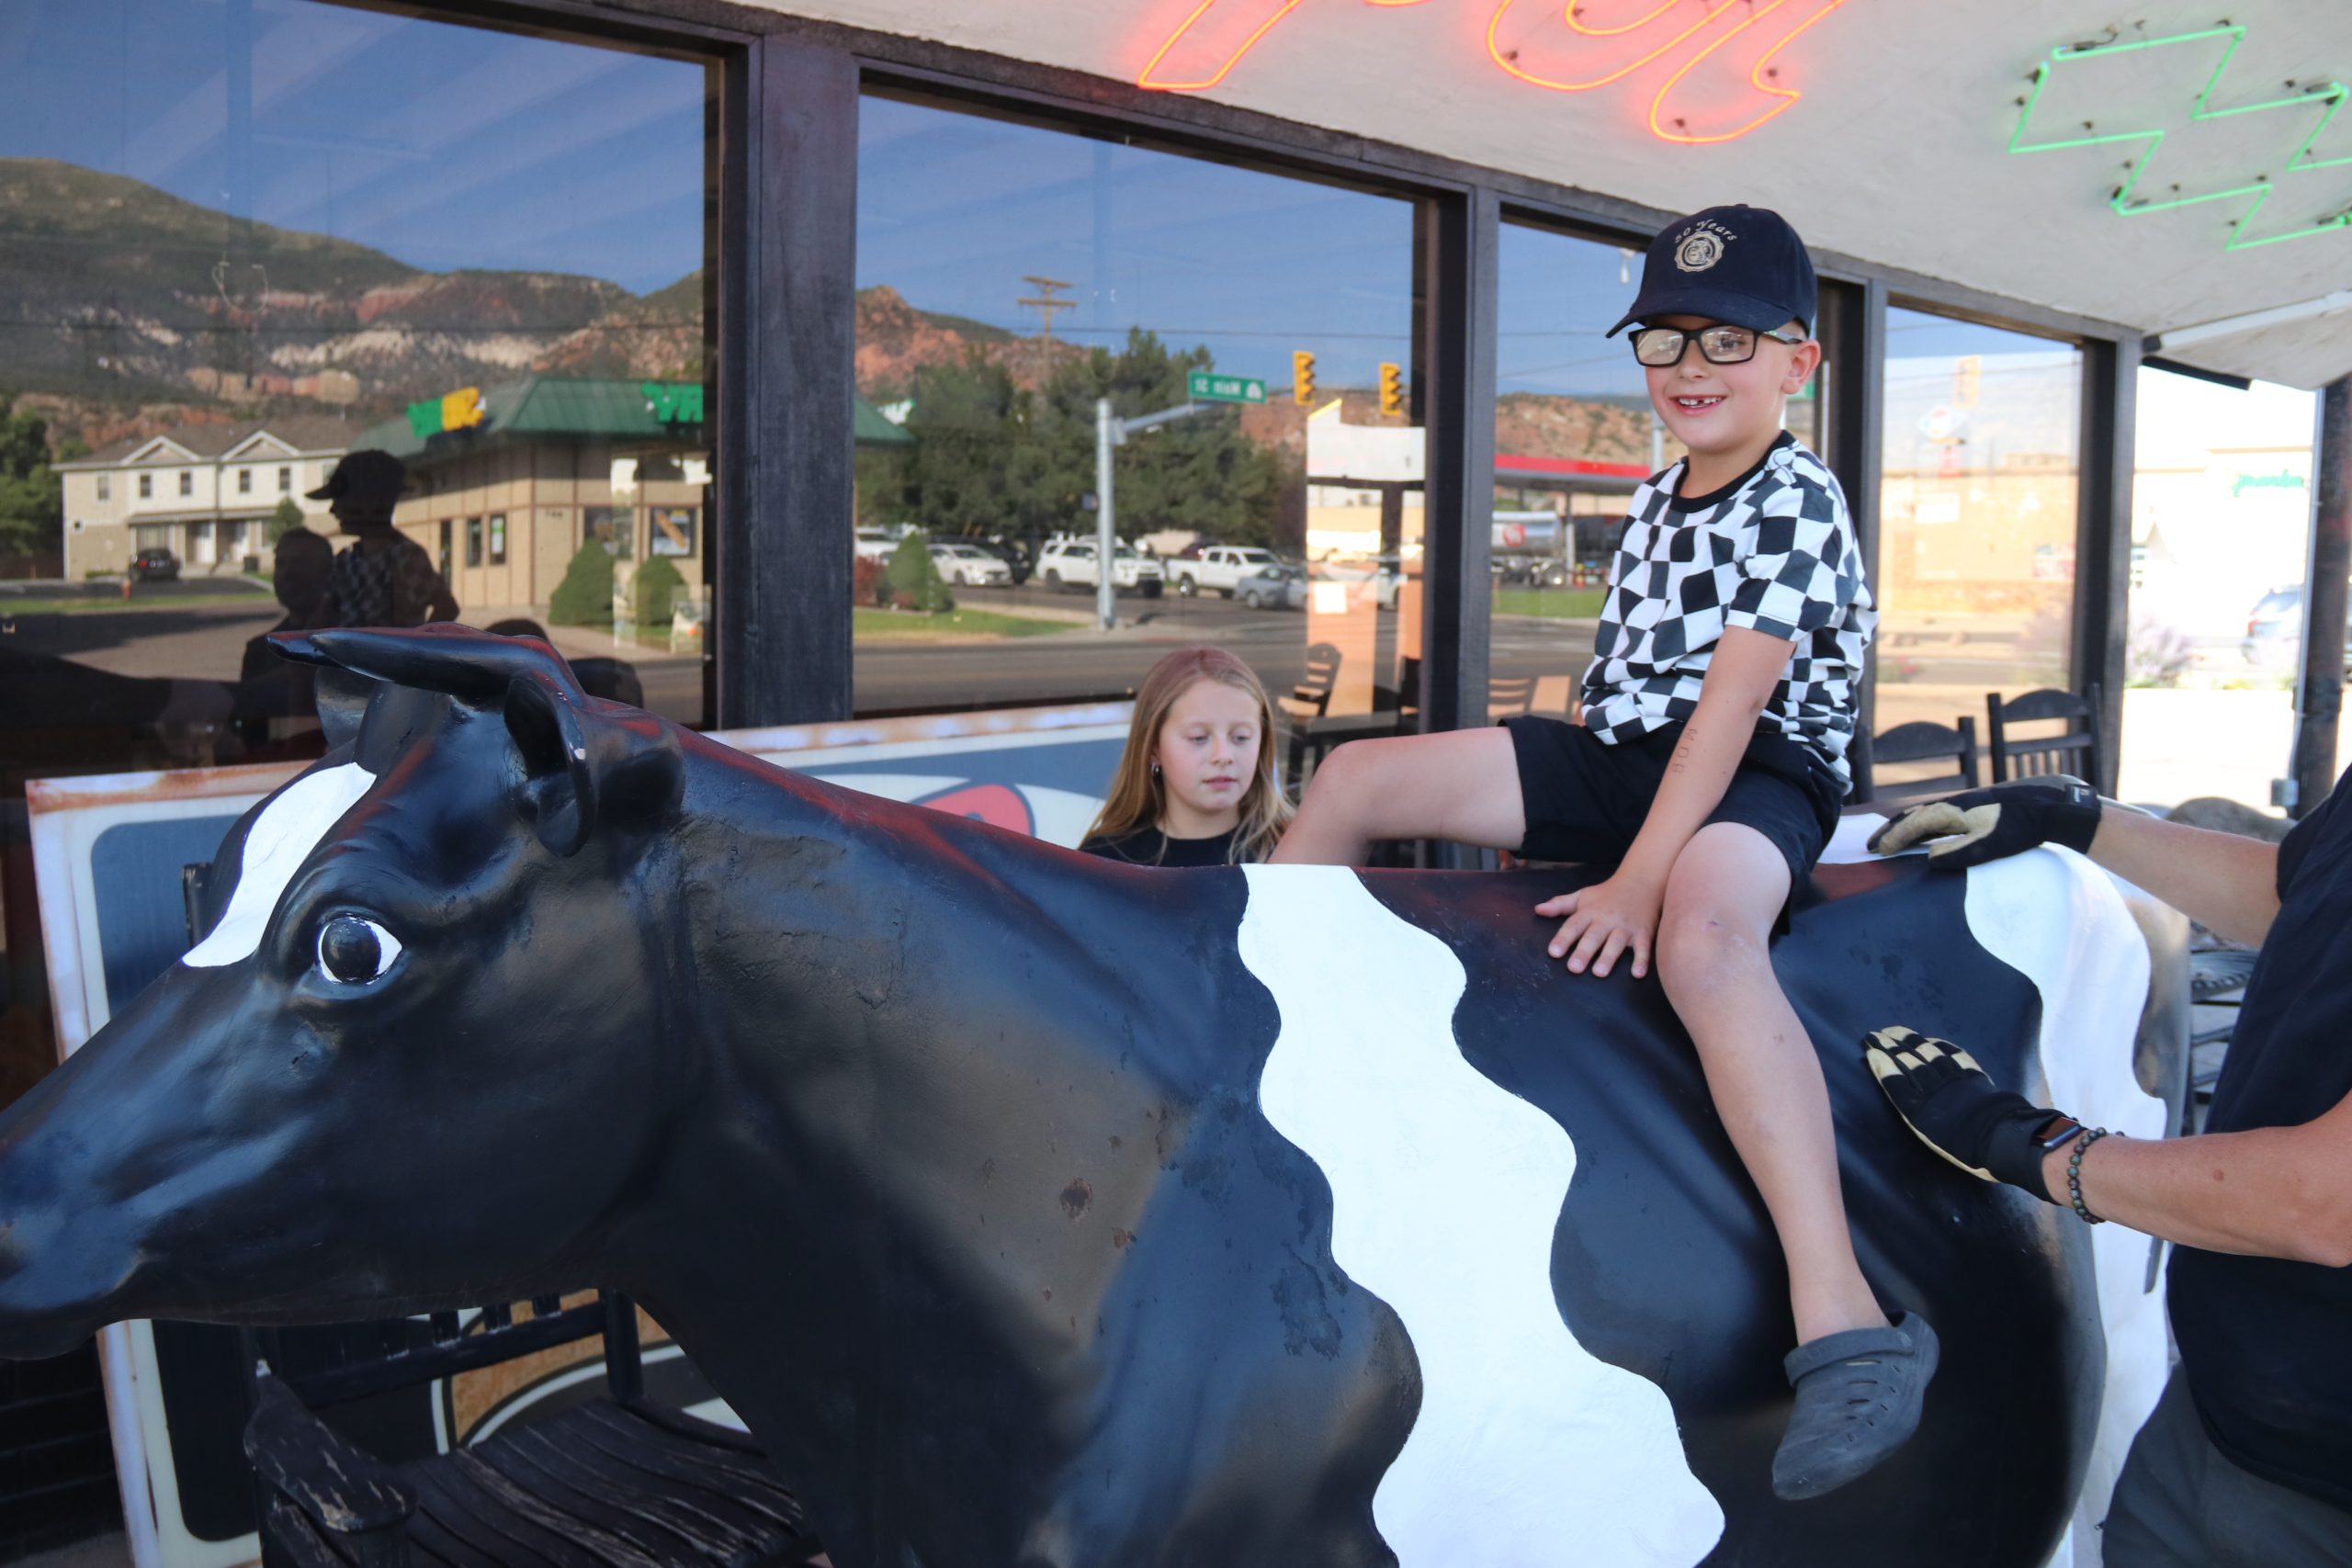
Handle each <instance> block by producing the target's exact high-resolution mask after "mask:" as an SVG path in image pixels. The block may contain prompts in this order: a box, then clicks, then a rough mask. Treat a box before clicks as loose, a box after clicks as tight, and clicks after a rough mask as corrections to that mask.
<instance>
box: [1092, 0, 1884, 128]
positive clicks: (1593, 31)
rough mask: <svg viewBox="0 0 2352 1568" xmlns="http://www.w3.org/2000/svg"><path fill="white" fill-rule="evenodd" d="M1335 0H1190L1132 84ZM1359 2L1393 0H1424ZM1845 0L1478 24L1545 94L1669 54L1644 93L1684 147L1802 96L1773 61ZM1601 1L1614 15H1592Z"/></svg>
mask: <svg viewBox="0 0 2352 1568" xmlns="http://www.w3.org/2000/svg"><path fill="white" fill-rule="evenodd" d="M1341 3H1342V0H1193V6H1192V8H1191V9H1190V10H1189V11H1188V12H1187V13H1186V14H1185V16H1184V17H1183V18H1182V20H1181V21H1179V22H1178V23H1177V24H1176V27H1175V30H1174V31H1172V32H1170V34H1169V35H1168V37H1167V38H1166V39H1163V40H1162V41H1161V43H1160V45H1159V48H1158V49H1156V50H1154V51H1152V53H1151V57H1150V58H1149V59H1148V60H1147V61H1146V62H1144V67H1143V70H1142V72H1141V73H1139V74H1138V75H1137V76H1136V85H1137V86H1140V87H1146V88H1149V89H1151V90H1153V91H1156V92H1166V93H1199V92H1205V91H1207V90H1209V89H1210V88H1212V87H1215V86H1216V85H1218V84H1219V83H1221V82H1223V81H1224V80H1225V79H1226V78H1227V76H1228V75H1230V74H1231V73H1233V70H1234V68H1235V67H1236V66H1238V65H1239V64H1240V63H1241V62H1242V60H1243V59H1244V58H1246V57H1247V56H1248V55H1249V54H1250V51H1252V50H1255V49H1256V48H1257V47H1258V46H1259V45H1260V44H1261V43H1262V42H1264V41H1265V39H1266V36H1267V34H1269V33H1271V32H1272V31H1273V29H1274V28H1275V27H1276V26H1277V25H1279V24H1280V23H1281V22H1282V20H1283V18H1284V17H1288V16H1289V15H1290V14H1291V13H1292V12H1293V11H1295V10H1297V9H1298V8H1299V7H1300V6H1306V5H1317V6H1336V5H1338V4H1341ZM1360 3H1361V4H1363V5H1369V6H1418V5H1421V4H1424V3H1425V0H1360ZM1845 4H1846V0H1698V4H1697V5H1696V6H1693V5H1692V4H1691V0H1630V4H1628V3H1627V0H1618V5H1617V6H1606V5H1604V0H1497V3H1496V5H1495V9H1494V14H1493V15H1492V16H1491V17H1489V18H1488V19H1487V56H1488V58H1489V59H1491V60H1492V61H1493V62H1494V63H1495V64H1496V65H1498V67H1500V68H1501V69H1502V70H1503V71H1504V72H1505V73H1508V74H1510V75H1511V76H1513V77H1516V78H1517V79H1518V80H1520V81H1521V82H1525V83H1526V84H1528V85H1530V86H1534V87H1542V88H1544V89H1545V90H1546V91H1549V92H1555V93H1586V92H1591V91H1593V90H1594V89H1596V88H1600V87H1606V86H1610V85H1612V84H1614V83H1618V82H1622V81H1623V80H1624V79H1625V78H1626V77H1628V76H1631V75H1632V74H1634V73H1635V72H1637V71H1640V70H1641V69H1642V68H1643V67H1645V66H1647V65H1650V64H1652V63H1655V62H1678V61H1679V63H1675V64H1674V69H1673V71H1672V72H1671V73H1669V74H1668V76H1667V78H1666V80H1665V81H1664V82H1663V83H1662V84H1661V85H1659V86H1658V88H1657V92H1656V93H1654V94H1653V95H1652V96H1651V98H1650V105H1649V115H1648V123H1649V129H1650V131H1651V133H1652V134H1654V135H1656V136H1657V137H1658V138H1659V139H1660V140H1661V141H1678V142H1682V143H1685V144H1690V145H1703V144H1706V143H1711V142H1717V141H1735V140H1736V139H1738V138H1739V137H1742V136H1745V135H1747V133H1748V132H1749V131H1751V130H1756V129H1757V128H1758V126H1761V125H1763V124H1764V123H1765V122H1766V121H1768V120H1770V119H1772V118H1775V117H1776V116H1778V115H1781V114H1782V113H1784V112H1786V111H1787V109H1788V108H1789V107H1790V106H1791V105H1792V104H1793V103H1795V102H1796V101H1797V99H1798V98H1799V97H1800V96H1802V95H1801V94H1799V93H1798V92H1797V91H1796V90H1795V89H1794V88H1792V87H1783V86H1781V85H1780V83H1779V77H1780V69H1779V67H1778V66H1777V65H1776V64H1774V61H1775V60H1776V58H1777V57H1778V56H1779V55H1780V53H1781V51H1782V50H1784V49H1786V48H1787V47H1788V46H1789V45H1790V44H1791V43H1792V42H1794V41H1795V40H1796V39H1797V38H1798V37H1799V36H1800V35H1801V34H1803V33H1804V32H1806V31H1807V30H1808V29H1810V28H1812V27H1813V26H1814V24H1815V23H1816V22H1819V21H1820V20H1821V19H1822V18H1823V17H1826V16H1827V15H1829V13H1830V12H1832V11H1835V10H1837V9H1838V7H1839V6H1843V5H1845ZM1694 9H1695V10H1696V12H1697V15H1696V16H1695V17H1694V16H1693V15H1692V12H1693V10H1694ZM1603 10H1611V12H1612V13H1613V14H1615V17H1616V19H1615V20H1613V21H1612V20H1608V19H1603V18H1600V17H1596V15H1595V13H1597V12H1600V11H1603ZM1514 14H1516V17H1515V16H1514ZM1514 19H1516V22H1517V26H1516V27H1514V26H1513V22H1514Z"/></svg>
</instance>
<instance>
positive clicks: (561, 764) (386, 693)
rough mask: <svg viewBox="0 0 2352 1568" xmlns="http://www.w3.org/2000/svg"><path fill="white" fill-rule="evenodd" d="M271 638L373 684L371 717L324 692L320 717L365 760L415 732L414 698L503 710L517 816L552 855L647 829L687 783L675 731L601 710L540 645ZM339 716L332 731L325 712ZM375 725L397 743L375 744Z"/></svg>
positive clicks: (376, 636) (283, 650)
mask: <svg viewBox="0 0 2352 1568" xmlns="http://www.w3.org/2000/svg"><path fill="white" fill-rule="evenodd" d="M270 640H271V641H272V642H273V643H275V644H277V650H278V652H279V653H280V654H281V655H283V656H284V657H286V658H288V659H290V660H295V661H297V662H299V663H304V664H314V665H319V666H322V668H324V669H326V670H332V671H345V672H348V673H349V674H352V675H357V676H362V677H365V678H367V679H368V681H370V682H374V683H375V685H374V691H373V693H372V694H370V695H369V696H368V699H367V710H366V711H368V713H371V714H372V713H375V712H377V711H378V705H379V704H381V705H385V707H384V709H383V712H382V716H381V717H380V718H379V719H368V720H364V721H363V720H361V719H358V718H356V717H354V716H353V715H352V711H351V708H352V702H353V698H354V695H355V694H350V693H348V692H347V691H346V692H344V693H340V694H335V695H336V696H337V697H339V698H340V700H339V701H336V700H334V699H331V697H330V694H329V690H328V688H329V686H330V684H331V682H321V701H320V717H321V720H322V723H324V724H326V726H327V728H328V739H329V740H330V742H340V741H342V740H345V739H349V740H351V741H352V742H353V743H354V745H355V746H356V748H357V750H359V751H360V753H361V755H362V759H363V760H366V758H367V755H368V753H369V752H370V751H373V750H378V749H379V747H381V748H383V749H387V750H396V749H398V748H399V747H400V746H401V745H403V744H404V743H405V741H406V739H408V738H409V735H410V734H413V731H414V730H415V728H418V724H417V722H416V721H417V719H418V718H419V717H421V715H411V714H409V713H407V712H406V711H405V710H406V709H409V708H411V707H413V706H415V705H414V704H413V703H412V702H409V701H406V700H404V699H405V698H406V697H407V696H408V695H409V694H413V693H416V692H424V693H435V694H443V695H446V696H448V697H453V698H455V699H456V700H457V701H458V702H459V703H462V704H464V705H466V706H468V707H472V708H481V709H484V710H489V709H496V710H498V711H499V712H500V713H501V714H502V715H503V717H504V719H505V722H506V729H507V733H508V734H509V735H511V736H512V737H513V738H514V740H515V754H516V755H517V757H518V758H519V759H520V760H521V762H522V764H523V774H524V779H523V784H522V788H521V790H520V791H519V792H518V795H517V797H516V802H515V805H516V809H517V810H519V811H520V812H521V813H522V815H523V816H524V818H526V820H528V821H530V822H531V823H532V824H533V826H534V828H535V829H537V833H538V837H539V841H540V842H541V843H542V844H544V845H546V846H547V848H548V850H549V851H550V852H553V853H556V854H559V855H569V854H572V853H575V852H578V851H579V849H580V848H581V846H582V845H583V844H585V843H586V842H587V841H588V839H589V836H590V835H591V834H592V833H593V832H594V830H595V829H596V828H597V826H598V825H599V823H600V822H601V823H602V824H604V825H605V826H607V827H631V826H634V827H642V826H645V825H648V824H650V823H652V822H654V821H657V820H659V819H660V818H662V816H664V815H665V814H666V813H667V812H668V811H669V809H670V808H671V807H673V805H674V804H675V803H676V801H677V798H678V795H679V792H680V791H681V789H682V788H683V787H684V776H685V775H684V760H683V759H682V758H681V757H680V755H679V752H678V746H677V741H676V739H674V737H673V733H672V732H671V731H670V730H669V728H667V727H665V726H663V725H662V724H661V723H660V722H659V721H658V720H655V719H653V718H652V717H651V716H649V715H647V714H644V713H641V712H639V711H638V710H637V709H634V708H628V707H622V706H618V705H609V704H603V703H599V702H597V701H596V700H595V699H594V698H592V697H590V696H589V695H588V694H586V693H585V692H584V691H582V689H581V685H580V682H579V680H578V678H577V677H575V676H574V675H573V674H572V672H571V665H569V664H567V663H565V662H564V660H563V656H562V655H561V654H560V653H558V652H556V650H555V649H553V648H550V647H549V646H548V644H547V643H545V642H543V641H541V640H540V639H539V638H537V637H501V636H499V635H498V634H496V633H494V632H483V631H476V630H474V629H473V628H472V627H470V626H454V625H446V624H436V625H432V626H417V627H413V628H411V629H408V630H404V631H379V630H373V629H369V628H365V627H342V628H337V629H334V630H327V631H315V632H278V633H275V634H273V635H272V636H271V638H270ZM331 706H333V707H335V708H336V709H337V710H338V711H337V712H336V715H335V717H334V720H333V721H332V722H330V721H329V709H330V707H331ZM371 724H372V725H375V726H377V727H378V728H381V729H383V730H386V731H396V732H399V733H398V735H397V736H396V737H395V736H392V735H387V736H384V737H380V738H379V737H376V736H373V735H371V734H368V726H369V725H371Z"/></svg>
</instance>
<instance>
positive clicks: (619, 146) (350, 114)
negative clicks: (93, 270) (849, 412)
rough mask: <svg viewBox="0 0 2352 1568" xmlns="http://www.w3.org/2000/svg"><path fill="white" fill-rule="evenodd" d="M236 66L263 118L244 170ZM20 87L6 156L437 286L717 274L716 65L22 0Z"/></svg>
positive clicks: (127, 6) (455, 36)
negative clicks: (705, 259) (339, 249)
mask: <svg viewBox="0 0 2352 1568" xmlns="http://www.w3.org/2000/svg"><path fill="white" fill-rule="evenodd" d="M241 15H243V16H246V17H249V18H250V20H249V22H246V23H241V22H240V19H239V18H240V16H241ZM232 51H238V52H243V53H245V54H246V56H247V58H249V59H250V61H251V81H252V101H253V152H252V157H251V160H250V162H249V164H246V165H244V166H243V168H240V169H235V170H232V166H231V159H230V156H229V146H228V139H227V122H228V104H229V94H230V91H231V73H230V71H229V61H230V59H231V56H232ZM0 81H5V82H6V83H7V90H6V92H5V93H0V156H14V157H39V158H54V159H59V160H61V161H62V162H66V163H71V164H81V165H83V166H84V167H86V168H93V169H101V170H104V171H107V173H110V174H119V175H129V176H130V177H131V178H133V179H137V180H140V181H142V182H144V183H146V184H148V185H153V186H159V187H161V188H162V189H164V190H167V191H169V192H171V193H172V194H173V195H175V196H178V197H184V198H186V199H187V200H189V201H192V202H196V203H198V204H200V205H202V206H205V207H210V208H219V209H227V210H232V211H233V210H238V209H240V208H242V209H243V211H244V215H245V216H250V217H252V218H255V219H258V220H261V221H263V222H266V223H271V224H275V225H277V226H278V227H280V228H286V229H297V230H302V231H310V232H321V233H331V234H335V235H338V236H341V237H342V238H345V239H348V240H353V241H356V242H357V243H361V244H364V245H370V246H373V247H375V248H376V249H378V250H381V251H384V252H387V253H389V254H391V255H394V256H397V257H399V258H400V259H401V260H402V261H404V262H408V263H410V264H411V265H415V266H419V267H424V268H426V269H429V270H432V271H436V272H438V271H447V270H449V269H451V268H455V267H496V268H518V269H528V270H534V271H549V272H577V273H585V274H589V275H591V276H597V277H604V278H608V279H610V280H611V281H613V282H615V283H618V284H620V285H621V286H622V287H624V288H628V289H631V290H633V291H636V292H639V293H642V292H645V291H647V290H650V289H654V288H661V287H662V286H663V285H665V284H669V283H673V282H675V281H676V280H677V279H678V278H680V277H682V276H684V275H685V274H687V273H689V272H692V271H693V270H695V268H696V267H698V266H699V265H702V245H703V233H702V210H703V201H702V181H703V96H704V81H705V77H704V71H703V68H702V67H701V66H699V65H696V64H692V63H686V62H677V61H670V60H657V59H649V58H646V57H644V56H640V55H632V54H627V53H623V52H620V51H612V50H602V49H591V48H586V47H583V46H581V45H576V44H567V43H554V42H549V41H547V40H545V39H529V38H520V37H515V36H514V35H510V34H505V33H495V32H485V31H481V30H480V29H476V28H459V27H453V26H449V25H447V24H444V23H437V22H423V21H416V20H413V19H411V18H406V17H390V16H383V15H379V14H376V13H372V12H367V11H354V10H345V9H342V8H339V7H336V6H323V5H315V4H311V3H310V0H251V4H250V6H232V5H231V4H229V3H228V0H71V3H70V4H49V3H34V0H11V3H10V4H7V5H5V6H0Z"/></svg>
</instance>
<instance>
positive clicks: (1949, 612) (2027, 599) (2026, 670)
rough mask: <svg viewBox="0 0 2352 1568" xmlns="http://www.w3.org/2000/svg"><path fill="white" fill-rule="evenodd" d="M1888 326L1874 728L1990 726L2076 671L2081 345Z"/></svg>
mask: <svg viewBox="0 0 2352 1568" xmlns="http://www.w3.org/2000/svg"><path fill="white" fill-rule="evenodd" d="M1886 341H1887V364H1886V414H1885V424H1884V426H1883V458H1882V460H1883V465H1884V473H1883V479H1882V488H1881V492H1880V501H1879V561H1878V580H1877V582H1876V583H1875V584H1874V587H1875V589H1876V592H1877V595H1878V601H1879V604H1880V607H1881V616H1880V621H1879V632H1878V645H1877V649H1876V656H1877V661H1878V663H1877V671H1878V680H1877V716H1876V727H1877V728H1879V729H1882V730H1884V729H1888V728H1893V727H1894V726H1895V725H1898V724H1904V723H1907V722H1909V721H1911V720H1914V719H1929V720H1933V721H1934V722H1936V723H1938V724H1945V725H1949V724H1951V723H1952V722H1953V721H1954V720H1955V719H1956V718H1957V717H1959V716H1962V715H1972V716H1974V717H1975V720H1976V723H1977V726H1978V728H1979V729H1980V730H1981V729H1982V728H1983V727H1984V723H1985V694H1987V693H1998V694H2001V695H2002V696H2005V697H2010V696H2016V695H2018V694H2020V693H2023V692H2028V691H2032V690H2035V689H2037V688H2041V687H2045V686H2060V687H2063V686H2065V685H2067V684H2068V682H2069V680H2070V655H2071V649H2070V646H2069V645H2070V641H2071V637H2072V625H2073V613H2074V596H2075V528H2076V516H2075V502H2076V494H2077V489H2076V487H2077V484H2078V482H2079V475H2078V468H2079V446H2078V444H2079V442H2080V439H2081V435H2080V408H2081V397H2082V380H2083V361H2082V354H2081V351H2080V350H2078V349H2076V348H2075V347H2074V346H2073V345H2071V344H2064V343H2054V342H2052V341H2050V340H2048V339H2045V338H2036V337H2029V336H2027V335H2025V334H2024V333H2013V332H2005V331H2002V330H2001V329H1999V328H1997V327H1987V326H1978V325H1975V324H1973V323H1972V322H1966V321H1951V320H1949V319H1947V318H1944V317H1941V316H1933V315H1929V314H1927V313H1926V312H1924V311H1920V310H1902V309H1894V310H1888V311H1887V321H1886Z"/></svg>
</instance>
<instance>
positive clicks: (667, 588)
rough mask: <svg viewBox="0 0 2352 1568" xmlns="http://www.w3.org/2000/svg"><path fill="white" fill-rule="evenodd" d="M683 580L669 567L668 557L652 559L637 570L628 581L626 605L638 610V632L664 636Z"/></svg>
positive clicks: (683, 584) (684, 583)
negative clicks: (654, 632)
mask: <svg viewBox="0 0 2352 1568" xmlns="http://www.w3.org/2000/svg"><path fill="white" fill-rule="evenodd" d="M685 585H686V580H685V579H684V577H681V576H680V575H679V574H678V569H677V568H676V567H674V566H673V565H671V564H670V558H669V557H667V556H655V557H654V558H652V559H650V560H649V561H647V562H646V563H645V564H644V565H643V566H641V567H639V568H638V569H637V575H636V576H635V577H632V578H630V579H629V580H628V592H629V601H630V603H631V604H634V605H635V606H636V609H637V625H638V629H639V630H640V631H656V632H662V633H665V634H666V633H667V632H668V631H669V629H670V614H671V612H672V611H673V609H675V608H676V606H677V602H678V591H679V590H680V589H682V588H684V586H685Z"/></svg>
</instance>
